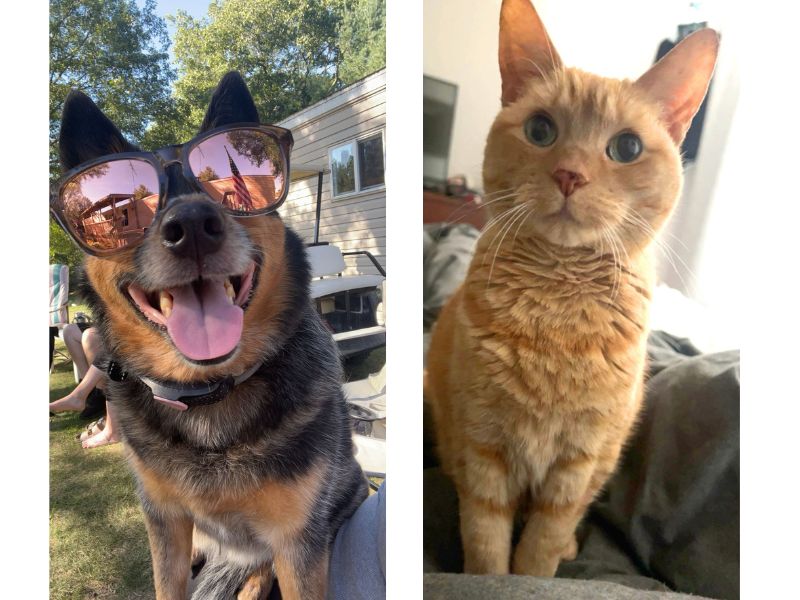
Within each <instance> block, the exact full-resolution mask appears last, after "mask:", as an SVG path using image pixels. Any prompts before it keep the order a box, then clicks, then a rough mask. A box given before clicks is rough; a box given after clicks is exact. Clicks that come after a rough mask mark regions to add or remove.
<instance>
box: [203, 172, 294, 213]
mask: <svg viewBox="0 0 800 600" xmlns="http://www.w3.org/2000/svg"><path fill="white" fill-rule="evenodd" d="M241 178H242V180H244V185H245V187H246V188H247V192H248V193H249V195H250V201H251V203H252V205H253V208H254V209H259V208H265V207H267V206H269V205H271V204H273V203H274V202H275V198H276V196H277V195H278V194H279V193H280V187H281V185H280V181H278V182H277V184H276V181H275V180H276V177H275V176H274V175H242V176H241ZM198 179H200V183H201V185H202V186H203V188H204V189H205V190H206V192H208V194H209V195H210V196H211V197H212V198H215V199H219V200H220V201H221V202H222V203H223V204H225V206H227V207H228V208H230V209H232V210H245V207H244V206H243V205H242V199H241V198H239V197H238V196H237V194H236V190H235V187H234V183H235V182H234V177H233V175H231V176H230V177H224V178H222V179H213V178H212V179H207V180H205V181H204V180H203V176H202V173H201V175H200V177H198ZM276 188H277V193H276Z"/></svg>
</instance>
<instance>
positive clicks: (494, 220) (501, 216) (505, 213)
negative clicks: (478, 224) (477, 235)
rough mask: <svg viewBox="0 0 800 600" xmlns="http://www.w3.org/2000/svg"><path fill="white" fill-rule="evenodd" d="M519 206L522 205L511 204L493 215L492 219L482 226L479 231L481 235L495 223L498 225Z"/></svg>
mask: <svg viewBox="0 0 800 600" xmlns="http://www.w3.org/2000/svg"><path fill="white" fill-rule="evenodd" d="M520 206H522V205H519V204H517V205H514V206H511V207H510V208H507V209H506V210H504V211H503V212H501V213H500V214H498V215H496V216H495V217H493V218H492V219H490V220H489V222H488V223H486V224H485V225H484V226H483V230H482V231H481V236H483V235H486V233H488V231H489V230H490V229H491V228H493V227H495V226H496V225H498V224H499V223H500V222H501V221H502V220H503V219H505V218H506V217H508V216H509V215H510V213H512V212H514V211H516V210H517V209H519V207H520Z"/></svg>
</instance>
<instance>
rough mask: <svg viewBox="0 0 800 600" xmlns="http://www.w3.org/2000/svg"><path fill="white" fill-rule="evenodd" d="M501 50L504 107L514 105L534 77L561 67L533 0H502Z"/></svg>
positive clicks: (559, 59)
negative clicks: (532, 2)
mask: <svg viewBox="0 0 800 600" xmlns="http://www.w3.org/2000/svg"><path fill="white" fill-rule="evenodd" d="M499 50H500V52H499V54H500V56H499V58H500V76H501V78H502V80H503V106H508V105H509V104H511V103H512V102H514V100H516V99H517V98H518V97H519V95H520V94H521V93H522V91H523V89H525V84H526V83H527V82H528V80H529V79H531V78H532V77H542V76H544V75H545V74H547V73H549V72H551V71H554V70H556V69H560V68H561V58H560V57H559V56H558V53H557V52H556V49H555V48H554V47H553V44H552V43H551V42H550V36H548V35H547V31H545V28H544V25H543V24H542V20H541V19H540V18H539V15H538V14H537V13H536V9H535V8H533V5H532V4H531V0H503V7H502V8H501V9H500V47H499Z"/></svg>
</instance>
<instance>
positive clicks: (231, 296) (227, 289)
mask: <svg viewBox="0 0 800 600" xmlns="http://www.w3.org/2000/svg"><path fill="white" fill-rule="evenodd" d="M225 293H226V294H227V295H228V299H229V300H230V301H231V304H233V299H234V298H235V297H236V293H235V292H234V290H233V284H232V283H231V280H230V279H226V280H225Z"/></svg>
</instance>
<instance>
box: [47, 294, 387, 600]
mask: <svg viewBox="0 0 800 600" xmlns="http://www.w3.org/2000/svg"><path fill="white" fill-rule="evenodd" d="M77 310H84V312H86V311H85V308H83V309H82V308H80V307H74V306H71V307H70V316H73V315H74V314H75V312H76V311H77ZM56 348H57V349H62V350H63V344H62V343H61V341H60V340H58V341H57V342H56ZM384 361H385V351H384V349H383V348H380V349H378V350H375V351H373V352H372V353H371V354H369V355H367V356H366V357H362V358H361V359H357V360H350V361H348V363H347V364H346V365H345V371H346V379H347V380H353V379H358V378H360V377H364V376H366V374H368V373H369V372H374V371H377V370H378V369H380V367H381V366H382V364H383V362H384ZM74 386H75V380H74V378H73V375H72V363H69V362H67V363H61V364H60V363H59V359H58V358H57V359H56V367H55V369H54V370H53V373H52V374H51V376H50V399H51V400H55V399H58V398H60V397H62V396H64V395H65V394H67V393H68V392H69V391H70V390H71V389H72V388H73V387H74ZM86 424H87V423H86V422H85V421H82V420H81V419H79V418H78V416H77V413H60V414H58V415H56V416H54V417H51V418H50V598H51V599H52V600H87V599H101V600H102V599H112V598H113V599H118V600H139V599H144V598H148V599H149V598H153V596H154V595H153V591H152V590H153V585H152V572H151V567H150V551H149V548H148V545H147V534H146V532H145V528H144V521H143V517H142V513H141V509H140V508H139V502H138V500H137V498H136V495H135V492H134V484H133V477H132V476H131V474H130V472H129V470H128V468H127V465H126V464H125V460H124V458H123V454H122V452H123V450H122V446H121V445H120V444H115V445H112V446H106V447H102V448H96V449H93V450H83V449H82V448H81V445H80V442H79V441H78V440H77V439H76V436H77V435H78V434H79V433H80V432H81V431H82V430H83V428H84V427H85V426H86Z"/></svg>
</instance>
